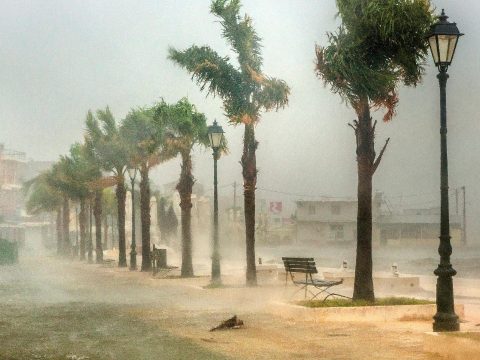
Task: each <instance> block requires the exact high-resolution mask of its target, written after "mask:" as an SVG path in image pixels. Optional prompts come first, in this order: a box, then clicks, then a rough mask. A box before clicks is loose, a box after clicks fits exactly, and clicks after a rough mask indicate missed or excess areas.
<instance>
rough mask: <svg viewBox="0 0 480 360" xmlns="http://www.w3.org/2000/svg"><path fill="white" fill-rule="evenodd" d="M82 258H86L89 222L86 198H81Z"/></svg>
mask: <svg viewBox="0 0 480 360" xmlns="http://www.w3.org/2000/svg"><path fill="white" fill-rule="evenodd" d="M79 217H80V219H79V223H80V260H85V235H86V224H87V209H86V206H85V198H81V199H80V214H79Z"/></svg>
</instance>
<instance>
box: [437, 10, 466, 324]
mask: <svg viewBox="0 0 480 360" xmlns="http://www.w3.org/2000/svg"><path fill="white" fill-rule="evenodd" d="M447 19H448V16H446V15H445V11H444V10H443V9H442V14H441V15H440V17H439V21H438V22H437V23H436V24H434V25H432V27H431V28H430V32H429V34H428V42H429V44H430V50H431V52H432V56H433V61H434V62H435V65H436V66H437V68H438V71H439V73H438V75H437V78H438V81H439V83H440V139H441V140H440V141H441V142H440V151H441V157H440V167H441V169H440V195H441V198H440V199H441V200H440V201H441V202H440V206H441V208H440V246H439V247H438V253H439V254H440V264H439V265H438V267H437V269H435V271H434V273H435V275H437V313H436V314H435V316H434V317H433V319H434V322H433V331H458V330H459V329H460V325H459V322H458V316H457V315H456V314H455V310H454V300H453V282H452V277H453V276H455V275H456V273H457V272H456V271H455V270H454V269H453V267H452V264H451V263H450V255H451V254H452V245H451V243H450V239H451V237H450V219H449V208H448V160H447V96H446V85H447V79H448V74H447V69H448V66H449V65H450V64H451V63H452V59H453V55H454V53H455V49H456V47H457V42H458V38H459V37H460V36H462V35H463V34H461V33H460V31H459V30H458V28H457V25H456V24H455V23H450V22H449V21H448V20H447Z"/></svg>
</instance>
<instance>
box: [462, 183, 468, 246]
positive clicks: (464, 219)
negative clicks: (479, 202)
mask: <svg viewBox="0 0 480 360" xmlns="http://www.w3.org/2000/svg"><path fill="white" fill-rule="evenodd" d="M462 191H463V219H462V220H463V228H462V230H463V231H462V244H463V245H467V218H466V215H467V214H466V213H467V206H466V203H465V186H462Z"/></svg>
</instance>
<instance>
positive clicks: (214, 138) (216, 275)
mask: <svg viewBox="0 0 480 360" xmlns="http://www.w3.org/2000/svg"><path fill="white" fill-rule="evenodd" d="M208 138H209V140H210V146H211V147H212V149H213V189H214V190H213V252H212V279H211V283H212V284H214V285H220V284H221V283H222V279H221V277H220V251H219V244H218V192H217V160H218V154H219V151H220V146H221V145H222V142H223V129H222V127H221V126H219V125H218V124H217V121H216V120H215V121H214V122H213V125H211V126H209V127H208Z"/></svg>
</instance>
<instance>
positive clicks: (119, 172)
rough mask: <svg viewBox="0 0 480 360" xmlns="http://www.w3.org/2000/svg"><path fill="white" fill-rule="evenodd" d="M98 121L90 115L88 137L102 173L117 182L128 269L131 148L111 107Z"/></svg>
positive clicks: (121, 261)
mask: <svg viewBox="0 0 480 360" xmlns="http://www.w3.org/2000/svg"><path fill="white" fill-rule="evenodd" d="M96 115H97V116H96V117H95V116H93V114H92V113H91V112H90V111H89V112H88V115H87V120H86V125H87V137H86V140H87V141H88V142H90V143H91V147H92V148H93V151H94V153H95V157H96V158H97V159H98V162H99V164H100V166H101V167H102V169H104V170H105V171H109V172H112V173H113V174H114V180H115V185H116V189H115V197H116V199H117V218H118V221H117V227H118V266H119V267H126V266H127V255H126V254H127V253H126V241H125V201H126V188H125V171H126V169H127V165H128V147H127V146H126V141H125V139H123V138H122V135H121V133H120V130H119V127H118V126H117V124H116V121H115V118H114V117H113V114H112V113H111V111H110V109H109V108H108V107H106V108H105V110H98V111H97V113H96Z"/></svg>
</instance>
